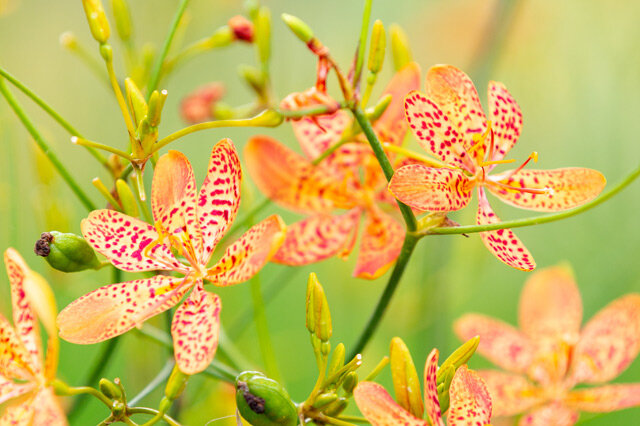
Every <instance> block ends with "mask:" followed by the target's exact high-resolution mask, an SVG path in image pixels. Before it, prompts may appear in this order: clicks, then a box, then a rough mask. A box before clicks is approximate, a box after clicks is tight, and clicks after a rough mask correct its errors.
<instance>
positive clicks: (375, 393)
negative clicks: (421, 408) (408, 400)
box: [353, 382, 428, 426]
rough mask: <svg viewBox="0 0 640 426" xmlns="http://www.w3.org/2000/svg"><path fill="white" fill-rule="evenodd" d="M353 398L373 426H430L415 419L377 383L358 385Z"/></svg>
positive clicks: (361, 383) (423, 421)
mask: <svg viewBox="0 0 640 426" xmlns="http://www.w3.org/2000/svg"><path fill="white" fill-rule="evenodd" d="M353 397H354V398H355V400H356V404H357V405H358V408H359V409H360V412H361V413H362V415H363V416H364V417H365V418H366V419H367V420H369V422H370V423H371V424H372V425H373V426H397V425H406V426H428V423H427V422H426V421H425V420H422V419H418V418H416V417H414V416H413V415H412V414H411V413H409V412H408V411H407V410H405V409H404V408H402V407H401V406H400V405H398V404H397V403H396V402H395V401H394V400H393V398H391V395H389V393H388V392H387V391H386V390H385V389H384V388H383V387H382V386H381V385H379V384H377V383H373V382H360V383H358V386H356V388H355V389H354V391H353Z"/></svg>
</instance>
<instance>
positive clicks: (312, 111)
mask: <svg viewBox="0 0 640 426" xmlns="http://www.w3.org/2000/svg"><path fill="white" fill-rule="evenodd" d="M344 108H348V104H347V102H340V103H338V104H337V106H329V105H317V106H313V107H309V108H302V109H294V110H288V109H280V108H277V109H276V111H278V112H279V113H280V114H281V115H282V116H283V117H286V118H303V117H313V116H314V115H324V114H331V113H334V112H336V111H337V110H340V109H344Z"/></svg>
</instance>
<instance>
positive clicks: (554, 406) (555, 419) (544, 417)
mask: <svg viewBox="0 0 640 426" xmlns="http://www.w3.org/2000/svg"><path fill="white" fill-rule="evenodd" d="M578 416H579V414H578V413H577V412H576V411H574V410H572V409H570V408H568V407H566V406H565V405H563V404H561V403H559V402H551V403H549V404H546V405H543V406H541V407H539V408H536V409H534V410H532V411H531V412H529V413H528V414H526V415H524V416H522V417H521V418H520V421H519V422H518V426H549V425H554V426H573V425H574V424H575V423H576V422H577V421H578Z"/></svg>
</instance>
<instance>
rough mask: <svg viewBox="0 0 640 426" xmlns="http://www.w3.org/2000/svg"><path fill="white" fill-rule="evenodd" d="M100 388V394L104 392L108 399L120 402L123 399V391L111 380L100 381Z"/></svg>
mask: <svg viewBox="0 0 640 426" xmlns="http://www.w3.org/2000/svg"><path fill="white" fill-rule="evenodd" d="M99 387H100V392H102V393H103V394H104V396H106V397H107V398H110V399H115V400H118V401H119V400H121V399H122V391H121V390H120V388H119V387H118V386H116V384H115V383H113V382H112V381H111V380H108V379H105V378H102V379H100V383H99Z"/></svg>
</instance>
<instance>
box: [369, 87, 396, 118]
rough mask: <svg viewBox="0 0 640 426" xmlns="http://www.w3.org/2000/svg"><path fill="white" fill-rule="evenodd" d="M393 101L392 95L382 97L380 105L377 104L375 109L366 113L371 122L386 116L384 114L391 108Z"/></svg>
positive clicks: (372, 108) (370, 109)
mask: <svg viewBox="0 0 640 426" xmlns="http://www.w3.org/2000/svg"><path fill="white" fill-rule="evenodd" d="M392 100H393V96H391V94H386V95H384V96H383V97H381V98H380V100H379V101H378V103H377V104H375V105H374V106H373V107H371V108H367V110H366V111H365V114H366V116H367V118H368V119H369V121H371V122H374V121H376V120H377V119H378V118H380V116H381V115H382V114H384V112H385V111H386V110H387V107H388V106H389V104H390V103H391V101H392Z"/></svg>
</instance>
